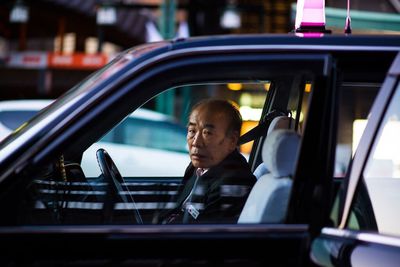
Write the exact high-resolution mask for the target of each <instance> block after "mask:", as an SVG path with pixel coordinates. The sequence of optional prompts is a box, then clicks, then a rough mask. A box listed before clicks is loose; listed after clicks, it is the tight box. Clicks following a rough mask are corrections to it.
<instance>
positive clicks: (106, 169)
mask: <svg viewBox="0 0 400 267" xmlns="http://www.w3.org/2000/svg"><path fill="white" fill-rule="evenodd" d="M96 158H97V162H98V163H99V167H100V170H101V173H102V174H103V176H104V179H105V180H106V181H107V182H108V184H109V192H107V199H106V201H105V203H104V208H103V211H104V214H103V217H104V218H105V220H108V221H111V220H112V213H113V210H114V202H113V199H115V197H116V199H117V200H122V201H123V202H124V203H125V204H126V206H127V207H129V206H130V205H133V206H134V215H135V220H136V222H137V223H140V224H143V221H142V218H141V216H140V213H139V210H138V209H137V207H136V204H135V201H134V200H133V196H132V195H131V194H130V192H129V189H128V188H127V190H126V191H128V192H129V197H130V201H129V200H128V199H127V197H126V195H125V194H122V193H123V191H124V190H123V188H122V183H124V179H123V178H122V175H121V173H120V172H119V170H118V168H117V166H116V165H115V163H114V161H113V160H112V158H111V157H110V155H109V154H108V153H107V151H106V150H104V149H103V148H100V149H98V150H97V151H96ZM110 187H111V188H110Z"/></svg>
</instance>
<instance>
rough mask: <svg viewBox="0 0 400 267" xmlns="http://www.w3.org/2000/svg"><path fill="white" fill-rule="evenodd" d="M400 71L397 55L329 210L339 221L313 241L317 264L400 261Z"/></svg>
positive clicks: (394, 263) (313, 256) (376, 264)
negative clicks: (399, 136)
mask: <svg viewBox="0 0 400 267" xmlns="http://www.w3.org/2000/svg"><path fill="white" fill-rule="evenodd" d="M399 74H400V55H397V57H396V59H395V60H394V62H393V63H392V66H391V68H390V70H389V73H388V75H387V77H386V80H385V82H384V84H383V86H382V89H381V91H380V92H379V94H378V96H377V98H376V100H375V103H374V105H373V107H372V110H371V114H370V118H369V120H368V124H367V126H366V130H365V132H364V134H363V136H362V138H361V141H360V144H359V146H358V148H357V151H356V154H355V156H354V159H353V162H352V166H351V170H350V172H349V174H348V175H347V179H348V180H347V181H346V183H344V184H343V186H342V188H341V189H340V191H339V193H338V195H337V197H336V201H335V205H334V207H333V210H332V214H331V218H332V222H333V223H334V225H335V227H326V228H324V229H322V232H321V234H320V236H319V237H318V238H317V239H316V240H315V241H314V242H313V245H312V251H311V258H312V259H313V261H314V262H315V263H317V264H318V265H321V266H397V265H398V263H399V262H400V227H399V224H398V221H399V219H400V213H399V208H398V203H399V195H400V194H399V193H400V183H399V181H400V180H399V178H400V176H399V164H398V162H399V148H400V146H399V144H400V143H399V138H398V134H399V132H400V128H399V125H400V124H399V123H400V122H399V121H400V120H399V118H400V110H399V103H400V83H399V77H400V76H399Z"/></svg>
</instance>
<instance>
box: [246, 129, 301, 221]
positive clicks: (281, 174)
mask: <svg viewBox="0 0 400 267" xmlns="http://www.w3.org/2000/svg"><path fill="white" fill-rule="evenodd" d="M299 144H300V134H298V133H297V132H295V131H293V130H288V129H278V130H274V131H272V132H271V133H270V134H268V136H267V138H266V140H265V142H264V145H263V148H262V158H263V161H264V164H265V165H266V167H267V169H268V170H269V171H270V172H269V173H267V174H264V175H263V176H261V177H260V178H259V179H258V180H257V182H256V184H255V185H254V187H253V188H252V190H251V192H250V195H249V197H248V198H247V201H246V203H245V205H244V208H243V210H242V212H241V214H240V217H239V219H238V223H265V222H268V223H281V222H283V221H284V219H285V215H286V210H287V205H288V201H289V196H290V191H291V187H292V177H293V174H294V170H295V164H296V161H297V154H298V150H299Z"/></svg>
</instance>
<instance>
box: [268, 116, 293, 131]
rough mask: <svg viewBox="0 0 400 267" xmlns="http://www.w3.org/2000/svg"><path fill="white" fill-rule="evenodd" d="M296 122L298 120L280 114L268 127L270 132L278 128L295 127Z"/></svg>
mask: <svg viewBox="0 0 400 267" xmlns="http://www.w3.org/2000/svg"><path fill="white" fill-rule="evenodd" d="M295 124H296V121H295V120H294V119H293V118H291V117H288V116H278V117H275V118H274V119H273V120H272V121H271V124H270V125H269V127H268V133H267V134H269V133H270V132H272V131H274V130H277V129H292V130H293V129H294V126H295Z"/></svg>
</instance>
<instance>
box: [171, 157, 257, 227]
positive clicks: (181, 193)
mask: <svg viewBox="0 0 400 267" xmlns="http://www.w3.org/2000/svg"><path fill="white" fill-rule="evenodd" d="M195 169H196V168H194V167H193V165H192V164H190V165H189V166H188V167H187V169H186V171H185V175H184V177H183V180H182V186H181V187H180V189H179V190H178V196H177V199H176V204H177V205H176V208H175V209H173V210H171V211H169V212H168V213H167V214H166V215H165V216H163V218H164V219H163V220H164V223H236V222H237V220H238V218H239V215H240V212H241V211H242V209H243V206H244V204H245V202H246V199H247V197H248V195H249V193H250V190H251V188H252V187H253V185H254V184H255V182H256V178H255V176H254V175H253V174H252V172H251V170H250V166H249V164H248V163H247V161H246V159H245V158H244V157H243V156H242V155H241V154H240V153H239V152H238V151H237V150H235V151H234V152H232V153H231V154H229V155H228V156H227V157H226V158H225V159H224V160H223V161H222V162H220V163H219V164H218V165H216V166H214V167H212V168H210V169H209V170H208V171H207V172H206V173H205V174H203V175H202V176H200V177H199V179H198V181H197V183H196V187H195V188H194V190H193V193H192V194H191V197H190V199H189V201H187V202H186V203H190V205H191V207H194V208H195V209H196V211H198V217H197V218H194V216H192V215H191V214H190V213H188V212H187V209H185V208H184V207H183V205H182V204H183V203H184V202H185V200H186V199H187V197H188V195H189V194H190V191H191V190H192V188H193V185H194V183H195V180H196V178H197V175H196V170H195ZM185 206H186V205H185ZM185 213H186V214H185Z"/></svg>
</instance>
